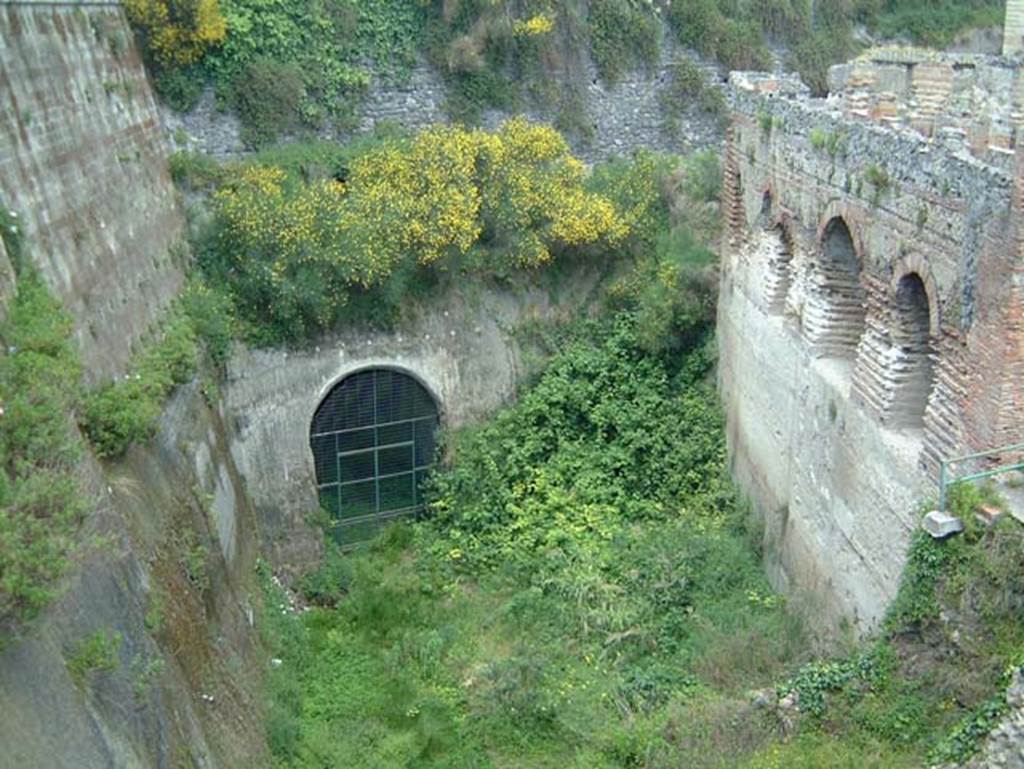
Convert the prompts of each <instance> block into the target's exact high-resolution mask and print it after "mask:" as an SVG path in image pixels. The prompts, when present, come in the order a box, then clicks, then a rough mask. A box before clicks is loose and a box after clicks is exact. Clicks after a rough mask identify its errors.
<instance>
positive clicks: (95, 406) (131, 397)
mask: <svg viewBox="0 0 1024 769" xmlns="http://www.w3.org/2000/svg"><path fill="white" fill-rule="evenodd" d="M197 356H198V348H197V340H196V334H195V330H194V329H193V326H192V323H191V321H190V320H189V318H188V317H187V316H185V314H184V313H183V312H182V311H181V310H180V309H175V310H173V311H172V312H171V313H170V315H169V316H168V317H166V318H165V319H164V324H163V333H162V336H161V338H160V339H159V341H157V342H156V343H155V344H152V345H151V346H149V347H147V348H146V350H145V351H144V352H143V353H142V355H140V356H138V357H137V359H136V360H135V361H133V364H132V366H131V369H130V372H129V373H128V374H127V375H126V377H125V378H124V379H123V380H119V381H116V382H112V383H110V384H108V385H106V386H104V387H101V388H100V389H98V390H94V391H93V392H91V393H89V394H88V395H86V397H85V402H84V404H83V408H82V414H81V417H80V423H81V426H82V430H83V432H84V433H85V434H86V436H87V437H88V438H89V442H90V443H91V444H92V446H93V449H94V450H95V451H96V453H97V454H98V455H99V456H101V457H116V456H119V455H121V454H123V453H124V452H125V451H126V450H127V449H128V447H129V446H130V445H131V444H132V443H143V442H145V441H147V440H149V438H150V437H152V435H153V433H154V432H155V431H156V426H157V420H158V419H159V418H160V413H161V412H162V411H163V407H164V401H165V400H166V399H167V396H168V395H169V394H170V393H171V391H172V390H173V389H174V387H175V386H177V385H180V384H184V383H185V382H187V381H189V380H190V379H191V378H192V375H193V374H194V373H195V369H196V360H197Z"/></svg>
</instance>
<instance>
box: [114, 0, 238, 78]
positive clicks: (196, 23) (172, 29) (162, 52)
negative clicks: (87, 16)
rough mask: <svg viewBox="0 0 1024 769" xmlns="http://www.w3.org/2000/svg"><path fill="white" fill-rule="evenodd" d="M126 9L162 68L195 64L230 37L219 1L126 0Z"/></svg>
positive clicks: (129, 17) (151, 54) (130, 19)
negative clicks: (225, 38) (225, 37)
mask: <svg viewBox="0 0 1024 769" xmlns="http://www.w3.org/2000/svg"><path fill="white" fill-rule="evenodd" d="M124 9H125V13H127V14H128V20H129V21H130V22H131V23H132V25H133V26H134V27H135V29H136V30H137V31H138V32H139V33H140V34H141V36H142V38H143V42H144V43H145V46H146V49H147V50H148V51H149V54H150V56H152V58H153V59H154V60H155V61H156V63H157V64H159V65H160V66H161V67H177V66H186V65H189V64H194V63H196V62H197V61H199V60H200V59H201V58H203V55H204V54H205V53H206V51H207V50H208V49H209V48H210V47H212V46H214V45H217V44H218V43H220V42H222V41H223V40H224V36H225V35H226V34H227V23H226V22H225V21H224V17H223V16H222V15H221V12H220V7H219V6H218V4H217V0H124Z"/></svg>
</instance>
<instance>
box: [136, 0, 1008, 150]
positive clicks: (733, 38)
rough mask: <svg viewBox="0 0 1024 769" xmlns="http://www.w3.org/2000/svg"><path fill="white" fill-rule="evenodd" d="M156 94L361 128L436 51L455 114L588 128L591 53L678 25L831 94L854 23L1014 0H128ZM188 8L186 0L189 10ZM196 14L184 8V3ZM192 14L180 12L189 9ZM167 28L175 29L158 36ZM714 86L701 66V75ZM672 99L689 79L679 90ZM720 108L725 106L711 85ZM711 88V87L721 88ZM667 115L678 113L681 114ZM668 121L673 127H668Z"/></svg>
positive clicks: (887, 30) (245, 121) (643, 45)
mask: <svg viewBox="0 0 1024 769" xmlns="http://www.w3.org/2000/svg"><path fill="white" fill-rule="evenodd" d="M129 5H130V8H129V11H130V13H131V16H132V19H133V22H134V23H135V25H136V28H137V29H139V30H140V35H141V37H142V39H143V42H144V44H145V48H146V50H147V51H148V59H149V61H150V65H151V67H152V68H153V70H154V75H155V83H156V86H157V90H158V92H159V93H160V94H161V95H162V97H163V98H164V99H165V100H166V101H168V102H169V103H170V104H171V105H172V106H174V107H176V108H178V109H188V108H189V107H191V106H193V105H194V104H195V102H196V100H197V99H198V98H199V96H200V94H201V92H202V89H203V87H204V85H205V84H206V83H212V84H213V85H214V87H215V90H216V93H217V97H218V100H219V103H220V105H221V106H222V107H224V108H228V109H233V110H234V111H235V112H236V113H237V114H238V115H239V117H240V118H241V120H242V125H243V134H244V136H243V138H244V139H245V141H246V142H247V143H248V144H250V145H251V146H254V147H259V146H263V145H266V144H268V143H271V142H273V141H274V140H275V139H276V138H277V137H278V136H280V135H281V134H297V133H303V132H306V131H311V130H316V129H320V128H324V127H334V128H341V129H350V128H353V127H354V126H353V124H352V117H353V116H354V114H355V108H356V107H357V105H358V103H359V101H360V99H361V98H362V95H363V93H364V92H365V90H366V88H367V87H368V85H369V84H370V82H371V80H372V78H373V77H374V76H378V77H382V78H384V79H385V80H388V79H394V78H402V77H404V76H405V75H406V74H407V73H408V72H409V71H410V68H411V66H412V65H413V64H414V63H415V61H416V58H417V56H423V57H425V58H426V59H427V60H428V61H429V62H430V63H431V64H432V65H433V66H434V67H435V69H436V70H437V71H438V72H439V73H440V74H441V75H442V76H443V77H444V79H445V81H446V83H447V85H448V87H449V99H448V112H449V114H450V116H451V117H453V118H454V119H456V120H460V121H465V122H468V123H473V122H475V121H476V120H477V119H478V118H479V116H480V114H481V113H482V111H483V110H485V109H488V108H499V109H504V110H509V111H516V110H519V109H521V108H523V107H524V106H527V105H528V104H530V103H534V104H541V105H544V106H546V107H548V108H549V109H550V110H551V111H552V113H553V114H554V115H555V122H556V125H557V126H558V127H559V128H560V129H561V130H563V131H567V132H570V133H572V134H574V135H576V136H578V137H579V138H582V139H586V138H587V137H588V135H589V132H590V130H591V127H590V121H589V120H588V119H587V118H586V116H585V115H584V114H583V112H582V103H583V89H585V87H586V85H587V69H586V60H587V58H588V57H589V58H590V59H591V60H592V61H593V62H594V64H595V65H596V67H597V71H598V74H599V76H600V77H601V79H602V80H604V81H605V82H606V83H614V82H615V81H616V80H618V79H619V78H621V77H622V76H623V74H624V73H625V72H627V71H630V70H635V69H642V68H644V67H650V66H652V65H653V64H654V63H655V62H657V60H658V57H659V51H660V49H661V47H662V45H663V39H662V38H663V35H664V32H665V29H666V25H667V29H668V30H669V31H670V33H671V34H673V35H674V36H675V37H676V38H677V39H678V40H679V41H680V42H681V43H682V44H684V45H686V46H688V47H692V48H695V49H696V50H697V51H699V52H700V53H702V54H704V55H706V56H708V57H710V58H712V59H715V60H717V61H719V62H721V63H722V64H723V65H725V66H727V67H730V68H733V69H751V68H754V69H756V68H767V67H769V66H770V65H771V63H772V59H773V53H772V46H779V45H781V46H783V47H784V48H785V49H787V50H788V64H789V65H790V66H791V67H792V68H794V69H795V70H796V71H798V72H799V73H800V74H801V75H802V76H803V77H804V79H805V80H806V81H807V82H808V83H809V84H810V85H811V87H812V88H814V89H815V90H816V91H819V92H820V91H823V90H824V88H825V86H826V83H825V75H826V72H827V68H828V66H829V65H830V64H833V63H835V62H838V61H842V60H844V59H847V58H849V57H851V56H852V55H854V54H855V53H856V51H857V48H858V46H859V43H858V42H857V41H856V39H855V38H856V37H857V36H856V35H855V30H856V28H857V27H858V26H864V27H866V28H867V30H868V32H869V34H871V35H875V36H880V37H884V38H889V39H891V38H897V39H909V40H910V41H912V42H916V43H921V44H925V45H931V46H944V45H947V44H949V43H950V42H951V41H952V39H953V38H954V37H955V36H956V35H957V34H958V33H959V32H961V31H963V30H965V29H970V28H972V27H978V26H987V25H998V24H999V23H1000V21H1001V15H1002V12H1003V8H1004V2H1003V0H939V2H936V1H935V0H818V1H817V2H815V0H686V2H676V3H661V2H649V0H643V1H637V0H548V1H546V2H540V3H537V2H524V0H502V2H490V1H489V0H422V1H421V2H412V1H409V0H299V1H298V2H290V3H281V2H269V1H268V0H219V9H218V5H217V3H216V2H213V0H202V2H199V1H198V0H188V1H187V2H186V0H131V3H130V4H129ZM179 6H181V7H179ZM186 11H187V12H186ZM183 18H184V19H187V20H188V23H183V22H182V21H181V20H182V19H183ZM161 33H163V34H161ZM700 77H701V81H702V84H703V75H700ZM674 91H675V93H676V98H675V99H674V101H675V102H678V101H679V96H680V95H681V94H683V93H684V92H683V91H681V90H680V89H678V88H677V89H674ZM701 92H702V89H700V88H695V87H693V86H692V85H691V86H690V88H689V93H690V95H691V98H689V99H687V100H685V101H684V102H683V103H684V104H687V105H688V104H696V105H697V106H698V107H699V108H702V109H711V110H712V111H714V110H715V109H716V108H718V105H717V104H715V103H714V101H713V100H712V101H711V102H708V101H706V100H702V99H701V98H700V94H701ZM709 98H711V97H709ZM670 114H671V113H670ZM669 127H670V126H669Z"/></svg>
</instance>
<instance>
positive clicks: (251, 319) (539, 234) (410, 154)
mask: <svg viewBox="0 0 1024 769" xmlns="http://www.w3.org/2000/svg"><path fill="white" fill-rule="evenodd" d="M676 166H678V163H677V162H676V161H670V160H668V159H665V158H658V157H656V156H654V155H650V154H640V155H638V156H637V157H636V158H635V159H633V160H631V161H619V162H617V163H613V164H607V165H603V166H598V167H597V168H596V169H594V170H593V171H592V172H588V171H587V170H586V169H584V167H583V166H582V164H580V163H579V161H577V160H576V159H575V158H573V157H572V156H571V155H570V154H569V152H568V146H567V145H566V143H565V141H564V140H563V139H562V138H561V136H559V135H558V134H557V133H556V132H554V131H553V130H552V129H550V128H547V127H541V126H534V125H530V124H528V123H526V122H524V121H521V120H513V121H509V122H508V123H506V124H505V125H503V126H502V127H501V128H500V129H499V130H498V131H496V132H493V133H487V132H483V131H467V130H464V129H460V128H435V129H432V130H429V131H424V132H421V133H420V134H418V135H416V136H414V137H405V136H402V135H390V134H385V135H382V136H373V137H368V138H367V139H365V140H363V141H362V142H360V143H358V144H356V145H353V146H350V147H348V148H346V149H344V150H340V149H338V148H337V147H335V146H333V145H328V144H310V145H292V146H286V147H282V148H279V149H274V150H269V151H266V152H263V153H261V154H259V155H257V156H256V157H255V158H254V159H253V160H252V161H249V162H245V163H242V164H237V165H229V166H218V165H216V164H212V165H211V164H210V163H209V162H207V161H205V160H203V159H202V158H200V157H197V156H194V155H180V156H177V157H175V158H174V159H173V160H172V172H173V173H174V175H175V178H176V179H178V180H179V181H180V182H181V183H182V184H185V185H188V186H190V187H191V188H192V189H205V190H207V191H210V192H212V195H211V196H210V202H211V204H212V210H213V214H214V215H213V217H211V218H210V219H209V221H208V223H207V225H206V226H205V228H204V229H203V232H202V233H201V235H200V236H199V238H198V239H197V242H196V245H195V250H196V253H197V261H198V264H199V266H200V268H201V270H202V271H203V274H204V276H205V280H206V281H207V283H208V284H209V285H210V286H211V287H212V288H213V289H214V290H215V292H216V293H218V294H219V295H221V296H224V297H227V298H229V299H230V302H231V303H232V305H233V306H234V308H235V309H236V311H237V315H238V317H239V318H240V319H241V320H242V321H243V324H244V329H243V333H244V335H245V336H246V338H248V339H249V340H251V341H254V342H256V343H258V344H282V343H287V344H301V343H307V342H309V341H310V340H311V339H314V338H315V337H316V336H317V335H319V334H321V333H323V332H324V331H327V330H330V329H334V328H337V327H338V326H339V324H345V323H349V324H352V323H358V324H361V325H367V324H370V325H389V324H392V323H394V322H396V320H397V319H398V318H400V317H401V315H402V313H403V311H404V310H408V309H409V308H410V305H414V304H415V303H416V301H417V300H418V299H420V298H423V297H425V296H427V295H430V294H433V295H436V294H437V293H438V292H439V291H440V290H441V289H442V288H443V287H445V286H448V285H451V283H452V282H454V281H458V280H471V281H491V282H495V281H496V282H504V283H508V284H511V285H516V284H521V283H523V282H535V281H537V280H538V279H540V278H541V276H542V275H543V274H544V273H558V271H559V270H562V271H564V270H565V269H573V268H576V267H580V266H582V265H584V264H588V263H589V264H593V265H594V268H595V269H598V270H602V271H604V270H609V269H614V268H615V267H616V265H617V264H619V263H622V262H624V261H626V260H628V259H637V258H640V257H641V256H643V255H649V254H651V253H652V252H654V251H657V252H658V253H660V254H665V253H667V252H669V251H673V250H674V251H677V252H680V253H682V252H689V251H693V250H694V249H695V244H694V243H693V242H691V240H692V238H691V240H687V238H688V237H689V236H687V235H686V234H684V233H683V232H682V231H681V230H680V231H676V232H675V233H674V234H673V232H671V231H670V229H671V228H670V221H669V220H670V218H671V217H672V212H671V211H670V208H671V201H672V200H675V199H682V198H685V199H687V200H690V201H691V202H692V205H690V206H688V212H687V213H688V223H689V226H690V227H691V228H692V227H697V228H698V229H700V230H701V231H702V232H703V234H704V237H705V238H707V237H709V236H710V231H711V230H712V229H713V228H714V227H715V221H714V216H713V215H709V214H708V211H707V208H706V207H707V205H708V201H712V200H714V199H715V198H716V197H717V195H718V189H717V185H718V176H719V170H718V161H717V159H716V158H714V157H713V156H712V155H702V156H699V157H697V158H694V159H693V160H691V161H689V162H688V163H686V164H684V165H683V166H679V167H676ZM702 211H703V212H704V215H703V217H702V216H701V212H702ZM677 218H678V217H677ZM702 254H703V256H702V257H701V258H703V259H704V261H705V262H706V261H708V255H707V252H706V251H703V252H702ZM667 264H668V263H667V262H666V263H665V265H662V267H661V276H660V278H659V280H655V281H649V286H650V287H651V289H650V290H654V287H655V286H662V287H663V288H662V289H661V290H665V291H668V290H673V289H670V288H669V287H667V286H668V285H669V284H672V283H673V281H675V280H677V279H678V276H675V277H674V276H673V275H672V274H670V273H672V269H674V268H672V267H670V266H666V265H667ZM552 268H553V269H552ZM673 285H674V284H673ZM648 327H649V328H651V329H652V330H653V329H654V326H653V325H650V324H648Z"/></svg>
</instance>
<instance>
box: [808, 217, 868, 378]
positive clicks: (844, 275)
mask: <svg viewBox="0 0 1024 769" xmlns="http://www.w3.org/2000/svg"><path fill="white" fill-rule="evenodd" d="M849 213H850V211H849V209H847V208H846V207H844V206H842V205H841V204H840V203H839V202H838V201H837V202H834V203H832V204H830V205H829V207H828V209H827V210H826V212H825V216H824V217H822V219H821V221H820V223H819V225H818V229H817V237H816V248H815V259H814V264H813V266H812V275H811V280H810V287H809V290H808V298H807V301H806V303H805V311H804V315H803V330H804V336H805V338H806V339H807V341H808V344H809V345H810V346H811V349H812V350H813V351H814V352H815V354H816V355H818V356H820V357H832V358H847V359H851V358H854V357H855V355H856V350H857V345H858V344H859V342H860V338H861V335H862V334H863V333H864V329H865V322H866V316H867V292H866V288H865V282H866V281H865V276H864V271H865V270H864V263H865V259H864V256H865V249H864V245H863V241H862V239H861V236H860V234H859V233H858V232H857V230H856V228H853V227H851V226H850V224H849V222H850V218H849Z"/></svg>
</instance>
